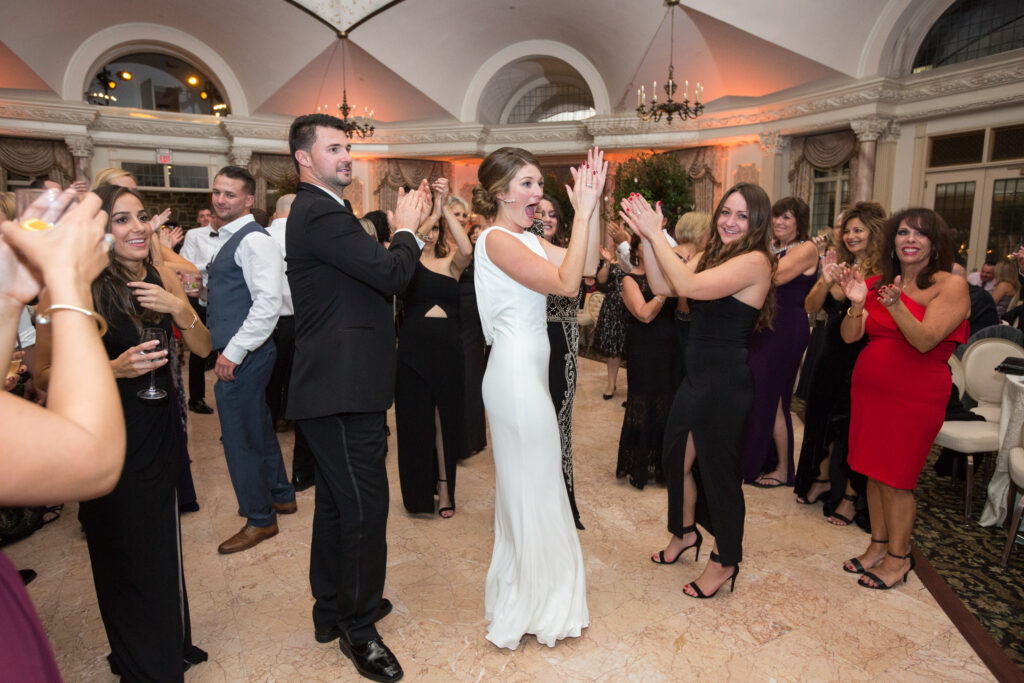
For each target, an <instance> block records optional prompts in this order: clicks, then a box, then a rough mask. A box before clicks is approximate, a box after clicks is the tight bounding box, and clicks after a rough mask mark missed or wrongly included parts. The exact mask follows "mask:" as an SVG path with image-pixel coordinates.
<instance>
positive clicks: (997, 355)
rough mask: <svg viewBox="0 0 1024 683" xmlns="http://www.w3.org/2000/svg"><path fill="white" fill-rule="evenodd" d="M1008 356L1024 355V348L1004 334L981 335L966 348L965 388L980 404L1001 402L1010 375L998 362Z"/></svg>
mask: <svg viewBox="0 0 1024 683" xmlns="http://www.w3.org/2000/svg"><path fill="white" fill-rule="evenodd" d="M1007 356H1013V357H1014V358H1024V348H1021V347H1020V346H1019V345H1017V344H1015V343H1014V342H1012V341H1010V340H1009V339H1003V338H1001V337H990V338H988V339H979V340H978V341H976V342H974V343H973V344H971V345H970V346H968V347H967V350H966V351H965V352H964V358H963V361H962V363H963V370H964V388H965V389H966V390H967V393H968V394H969V395H970V396H971V397H972V398H974V399H975V400H977V401H978V403H979V404H985V403H987V404H990V405H999V404H1000V402H1001V401H1002V398H1003V383H1004V382H1005V381H1006V375H1004V374H1003V373H1001V372H998V371H996V369H995V368H996V366H997V365H999V364H1000V363H1002V362H1003V359H1005V358H1006V357H1007Z"/></svg>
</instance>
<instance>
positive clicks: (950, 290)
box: [932, 271, 970, 296]
mask: <svg viewBox="0 0 1024 683" xmlns="http://www.w3.org/2000/svg"><path fill="white" fill-rule="evenodd" d="M932 277H934V278H935V286H936V287H938V288H939V294H946V295H952V296H960V295H963V296H970V294H969V291H970V290H969V289H968V286H967V279H966V278H963V277H960V276H959V275H953V274H952V273H946V272H944V271H940V272H938V273H935V274H934V275H933V276H932Z"/></svg>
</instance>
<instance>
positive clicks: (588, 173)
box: [565, 147, 608, 218]
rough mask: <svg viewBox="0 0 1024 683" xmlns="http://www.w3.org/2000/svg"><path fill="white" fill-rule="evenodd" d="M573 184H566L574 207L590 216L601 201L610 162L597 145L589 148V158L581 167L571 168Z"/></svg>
mask: <svg viewBox="0 0 1024 683" xmlns="http://www.w3.org/2000/svg"><path fill="white" fill-rule="evenodd" d="M569 171H570V172H571V173H572V178H573V186H572V187H569V186H568V185H566V186H565V190H566V192H567V193H568V194H569V201H570V202H571V203H572V208H573V209H575V210H576V212H577V213H580V214H582V215H584V216H587V217H588V218H589V217H590V215H591V214H593V213H594V209H596V208H597V205H598V203H599V202H600V201H601V192H602V191H604V183H605V180H606V179H607V177H608V162H607V161H605V160H604V152H602V151H601V150H600V149H598V148H597V147H593V148H591V149H589V150H587V160H586V161H585V162H584V163H583V164H582V165H581V166H580V167H579V168H570V169H569Z"/></svg>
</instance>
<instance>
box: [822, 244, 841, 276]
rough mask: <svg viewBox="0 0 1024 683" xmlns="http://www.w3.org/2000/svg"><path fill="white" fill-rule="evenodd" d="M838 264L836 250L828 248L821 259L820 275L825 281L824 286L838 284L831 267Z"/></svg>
mask: <svg viewBox="0 0 1024 683" xmlns="http://www.w3.org/2000/svg"><path fill="white" fill-rule="evenodd" d="M837 262H838V256H837V255H836V250H835V249H834V248H832V247H829V250H828V251H826V252H825V255H824V256H823V257H822V258H821V274H822V278H823V279H824V280H825V284H827V285H834V284H835V283H836V282H838V281H839V280H838V278H837V277H836V275H835V272H834V269H833V268H831V266H834V265H836V263H837Z"/></svg>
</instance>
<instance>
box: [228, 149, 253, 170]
mask: <svg viewBox="0 0 1024 683" xmlns="http://www.w3.org/2000/svg"><path fill="white" fill-rule="evenodd" d="M251 158H252V148H251V147H236V146H235V145H231V150H230V151H229V152H228V161H230V162H231V163H232V164H233V165H235V166H241V167H242V168H248V167H249V160H250V159H251Z"/></svg>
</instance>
